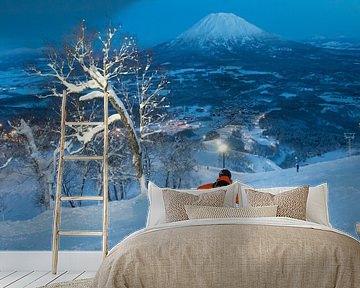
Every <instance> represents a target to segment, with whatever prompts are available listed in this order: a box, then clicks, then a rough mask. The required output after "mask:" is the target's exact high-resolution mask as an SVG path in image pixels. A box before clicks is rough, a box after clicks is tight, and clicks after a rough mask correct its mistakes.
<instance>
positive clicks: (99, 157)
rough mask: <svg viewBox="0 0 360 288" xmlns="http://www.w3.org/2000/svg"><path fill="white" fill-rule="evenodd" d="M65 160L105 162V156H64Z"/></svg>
mask: <svg viewBox="0 0 360 288" xmlns="http://www.w3.org/2000/svg"><path fill="white" fill-rule="evenodd" d="M64 160H78V161H90V160H104V157H103V156H75V155H69V156H64Z"/></svg>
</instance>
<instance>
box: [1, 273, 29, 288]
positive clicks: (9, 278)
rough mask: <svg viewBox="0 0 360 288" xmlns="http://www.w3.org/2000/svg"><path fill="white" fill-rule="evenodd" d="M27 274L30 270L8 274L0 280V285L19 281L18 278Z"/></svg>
mask: <svg viewBox="0 0 360 288" xmlns="http://www.w3.org/2000/svg"><path fill="white" fill-rule="evenodd" d="M29 274H31V272H23V271H21V272H15V273H11V274H10V275H8V276H6V277H5V278H3V279H1V280H0V287H2V288H5V287H9V286H10V285H11V284H13V283H15V282H16V281H19V280H20V279H22V278H24V277H25V276H27V275H29Z"/></svg>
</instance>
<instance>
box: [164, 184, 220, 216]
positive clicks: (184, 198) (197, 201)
mask: <svg viewBox="0 0 360 288" xmlns="http://www.w3.org/2000/svg"><path fill="white" fill-rule="evenodd" d="M225 194H226V191H225V190H220V191H215V192H209V193H203V194H200V195H193V194H189V193H184V192H178V191H175V190H167V189H165V190H164V191H163V198H164V204H165V221H166V222H176V221H182V220H189V218H188V216H187V214H186V210H185V207H184V206H185V205H205V206H217V207H220V206H223V205H224V199H225Z"/></svg>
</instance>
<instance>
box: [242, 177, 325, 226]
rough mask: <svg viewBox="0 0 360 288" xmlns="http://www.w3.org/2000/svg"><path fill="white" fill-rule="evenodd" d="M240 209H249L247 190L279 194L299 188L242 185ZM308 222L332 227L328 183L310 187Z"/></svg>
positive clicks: (307, 209) (307, 205)
mask: <svg viewBox="0 0 360 288" xmlns="http://www.w3.org/2000/svg"><path fill="white" fill-rule="evenodd" d="M240 186H241V188H240V193H239V207H248V206H249V203H248V202H247V197H246V193H245V189H255V190H256V191H261V192H267V193H271V194H274V195H276V194H279V193H282V192H285V191H289V190H292V189H294V188H297V187H273V188H253V187H251V186H248V185H245V184H242V183H241V184H240ZM306 221H310V222H314V223H318V224H322V225H326V226H329V227H331V224H330V221H329V209H328V186H327V183H323V184H320V185H318V186H314V187H311V186H310V187H309V195H308V199H307V204H306Z"/></svg>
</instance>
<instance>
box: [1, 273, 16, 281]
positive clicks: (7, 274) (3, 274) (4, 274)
mask: <svg viewBox="0 0 360 288" xmlns="http://www.w3.org/2000/svg"><path fill="white" fill-rule="evenodd" d="M15 272H16V271H6V272H0V280H2V279H4V278H5V277H7V276H9V275H11V274H13V273H15Z"/></svg>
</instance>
